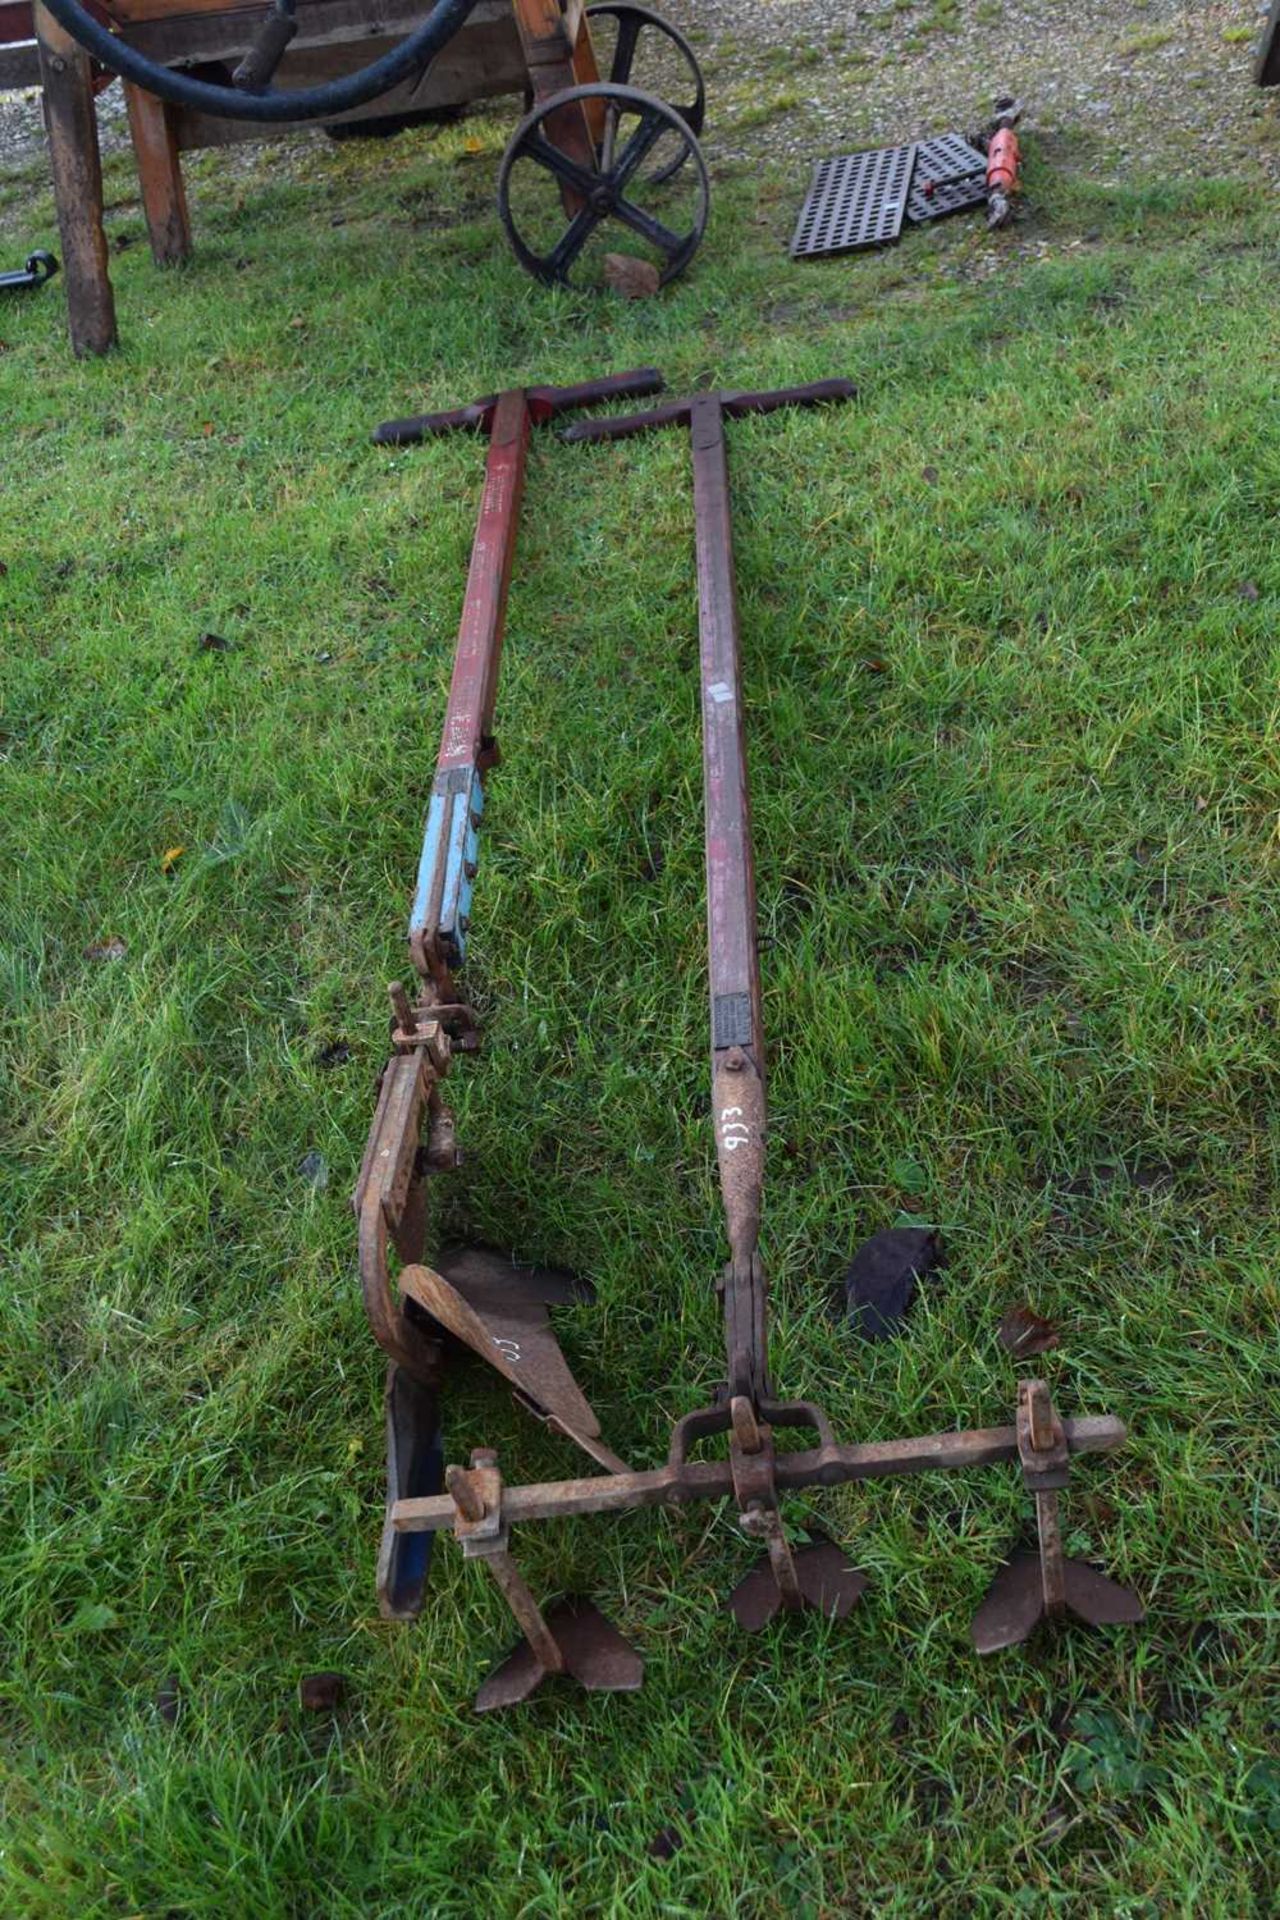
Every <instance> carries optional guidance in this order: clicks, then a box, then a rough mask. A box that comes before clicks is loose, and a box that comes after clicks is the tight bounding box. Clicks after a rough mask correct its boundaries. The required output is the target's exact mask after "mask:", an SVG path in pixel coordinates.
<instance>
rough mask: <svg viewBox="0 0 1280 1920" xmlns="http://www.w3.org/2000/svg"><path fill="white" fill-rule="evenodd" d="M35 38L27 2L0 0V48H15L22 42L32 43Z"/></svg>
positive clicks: (21, 0)
mask: <svg viewBox="0 0 1280 1920" xmlns="http://www.w3.org/2000/svg"><path fill="white" fill-rule="evenodd" d="M35 37H36V30H35V25H34V23H33V21H32V18H31V8H30V5H29V4H28V0H0V47H11V46H16V45H17V44H18V43H19V42H20V41H22V40H31V41H34V40H35Z"/></svg>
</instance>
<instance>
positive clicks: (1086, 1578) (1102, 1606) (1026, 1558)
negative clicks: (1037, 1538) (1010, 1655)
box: [971, 1548, 1146, 1653]
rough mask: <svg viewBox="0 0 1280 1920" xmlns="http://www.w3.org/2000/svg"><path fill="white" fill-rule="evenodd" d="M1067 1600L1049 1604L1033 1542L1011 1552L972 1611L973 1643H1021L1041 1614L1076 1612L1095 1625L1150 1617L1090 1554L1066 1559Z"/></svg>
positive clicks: (985, 1647) (992, 1648) (993, 1647)
mask: <svg viewBox="0 0 1280 1920" xmlns="http://www.w3.org/2000/svg"><path fill="white" fill-rule="evenodd" d="M1061 1565H1062V1574H1063V1600H1062V1605H1061V1607H1058V1608H1054V1607H1051V1606H1050V1605H1049V1603H1048V1601H1047V1600H1046V1596H1045V1580H1044V1568H1043V1566H1042V1564H1041V1560H1040V1555H1039V1554H1038V1553H1035V1552H1034V1551H1032V1550H1031V1549H1029V1548H1023V1549H1020V1550H1019V1551H1018V1552H1016V1553H1014V1554H1012V1555H1011V1556H1010V1558H1009V1559H1008V1560H1007V1561H1006V1562H1005V1564H1004V1566H1002V1567H1001V1569H1000V1571H999V1573H997V1575H996V1577H995V1579H994V1580H993V1581H992V1582H991V1585H990V1587H989V1588H988V1590H987V1597H986V1599H985V1600H984V1601H983V1603H982V1605H981V1606H980V1607H979V1608H978V1611H977V1613H976V1614H975V1615H974V1616H973V1626H972V1629H971V1632H972V1636H973V1644H974V1647H975V1648H976V1649H977V1651H978V1652H979V1653H999V1652H1001V1651H1002V1650H1003V1649H1004V1648H1005V1647H1017V1646H1021V1645H1022V1643H1023V1641H1024V1640H1029V1639H1030V1638H1031V1635H1032V1634H1033V1633H1034V1632H1035V1630H1036V1628H1037V1627H1038V1626H1039V1624H1040V1622H1041V1621H1042V1620H1050V1619H1060V1618H1061V1617H1062V1615H1063V1614H1064V1613H1072V1614H1074V1615H1075V1616H1076V1618H1077V1619H1079V1620H1083V1621H1085V1622H1086V1624H1087V1625H1089V1626H1091V1627H1120V1626H1126V1627H1129V1626H1136V1625H1137V1624H1138V1623H1139V1621H1141V1620H1143V1619H1144V1618H1145V1617H1146V1609H1145V1608H1144V1607H1143V1604H1142V1602H1141V1600H1139V1598H1138V1596H1137V1594H1136V1593H1134V1592H1133V1591H1132V1589H1131V1588H1129V1587H1125V1586H1122V1585H1121V1584H1120V1582H1119V1581H1118V1580H1111V1579H1108V1577H1107V1575H1106V1574H1105V1573H1099V1572H1098V1569H1097V1568H1096V1567H1091V1566H1090V1565H1089V1563H1088V1561H1087V1560H1064V1561H1063V1562H1062V1563H1061Z"/></svg>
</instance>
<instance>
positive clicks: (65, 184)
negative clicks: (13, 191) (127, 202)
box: [34, 0, 116, 354]
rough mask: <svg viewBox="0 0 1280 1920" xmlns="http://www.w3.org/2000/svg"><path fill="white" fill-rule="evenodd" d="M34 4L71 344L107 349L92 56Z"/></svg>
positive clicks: (110, 311)
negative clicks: (90, 68) (90, 66)
mask: <svg viewBox="0 0 1280 1920" xmlns="http://www.w3.org/2000/svg"><path fill="white" fill-rule="evenodd" d="M34 11H35V28H36V39H37V41H38V42H39V46H40V84H41V86H42V87H43V88H44V123H45V130H46V132H47V133H48V136H49V164H50V167H51V169H52V172H53V195H54V199H55V200H56V202H57V205H58V230H59V232H60V233H61V235H62V268H63V272H64V274H65V275H66V288H67V321H68V326H69V328H70V332H71V346H72V350H73V351H74V352H75V353H77V354H86V353H106V352H108V351H109V349H110V348H112V347H114V346H115V344H116V303H115V299H114V296H113V295H112V292H111V276H110V274H109V273H108V271H107V236H106V234H105V233H104V232H103V230H102V159H101V155H100V154H99V152H98V116H97V113H96V112H95V110H94V104H93V85H92V81H91V78H90V72H89V56H88V54H87V53H86V52H85V50H84V48H83V47H82V46H81V45H80V44H79V42H78V41H76V40H73V39H72V38H71V35H70V34H69V33H68V32H67V31H66V30H65V28H63V27H60V26H59V25H58V23H57V21H56V20H55V19H54V17H53V15H52V14H51V13H47V12H46V11H45V9H44V7H43V6H41V5H40V0H36V5H35V10H34Z"/></svg>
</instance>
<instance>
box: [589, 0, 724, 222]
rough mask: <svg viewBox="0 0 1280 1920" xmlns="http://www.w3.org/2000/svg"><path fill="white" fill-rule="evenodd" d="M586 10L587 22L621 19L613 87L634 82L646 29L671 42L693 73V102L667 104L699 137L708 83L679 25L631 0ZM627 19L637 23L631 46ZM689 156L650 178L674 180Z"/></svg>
mask: <svg viewBox="0 0 1280 1920" xmlns="http://www.w3.org/2000/svg"><path fill="white" fill-rule="evenodd" d="M585 11H586V17H587V19H588V21H590V20H595V19H614V20H617V21H618V22H619V33H618V39H617V40H616V42H615V43H614V51H613V60H612V62H611V63H610V68H609V73H608V75H607V76H606V77H607V79H608V83H609V85H610V86H614V87H629V86H630V85H631V66H632V62H633V60H634V57H635V51H636V45H637V42H638V41H639V38H640V36H641V35H642V34H643V33H644V32H645V31H646V29H650V28H651V29H652V30H653V31H654V32H655V33H656V34H658V35H659V36H660V37H661V38H662V39H664V40H669V41H670V42H671V44H672V46H674V48H675V50H676V52H677V53H678V54H679V55H680V57H681V59H682V60H683V61H684V63H685V65H686V66H687V67H688V69H689V72H690V74H691V75H692V78H693V84H694V97H693V104H692V105H691V106H689V107H687V108H686V107H682V106H679V105H677V103H676V102H675V101H674V100H668V101H667V105H668V106H669V107H671V108H672V109H673V110H674V111H675V112H676V113H678V114H679V116H680V118H681V119H682V120H683V121H684V123H685V125H686V126H687V127H688V129H689V131H690V133H692V134H693V135H694V136H695V137H697V136H698V135H699V134H700V133H701V132H702V129H703V125H704V124H705V121H706V116H707V88H706V82H705V81H704V79H703V77H702V68H701V67H700V66H699V65H698V57H697V55H696V54H695V53H694V51H693V48H692V47H691V46H690V45H689V42H688V41H687V40H686V39H685V37H684V35H683V34H682V33H681V32H680V30H679V29H678V28H677V27H673V26H672V25H671V22H670V21H669V20H664V19H663V17H662V15H661V14H660V13H654V12H653V11H652V10H651V9H650V8H649V7H639V6H635V5H633V4H632V0H597V4H596V5H594V6H590V7H587V8H586V10H585ZM624 19H627V20H631V21H634V23H635V29H634V34H633V36H632V41H631V45H630V47H629V48H627V47H625V45H624V37H623V33H622V26H621V23H622V21H623V20H624ZM623 61H625V65H626V71H625V73H620V72H619V71H618V68H619V66H620V65H621V64H622V63H623ZM646 91H647V89H646ZM659 97H664V96H659ZM687 158H688V154H687V153H682V154H680V155H679V157H678V158H677V159H675V160H673V161H672V162H671V164H670V166H667V167H663V168H661V169H659V171H658V172H657V173H653V174H650V175H649V176H648V178H649V179H650V181H651V182H652V184H653V185H654V186H661V185H663V183H664V182H665V181H667V180H670V179H671V177H672V175H673V174H675V173H676V172H678V170H679V169H680V168H681V167H682V166H683V165H684V163H685V161H686V159H687Z"/></svg>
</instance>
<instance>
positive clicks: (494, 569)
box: [436, 388, 529, 774]
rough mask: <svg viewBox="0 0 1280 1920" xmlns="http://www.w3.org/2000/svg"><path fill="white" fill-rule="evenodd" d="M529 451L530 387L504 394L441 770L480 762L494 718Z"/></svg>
mask: <svg viewBox="0 0 1280 1920" xmlns="http://www.w3.org/2000/svg"><path fill="white" fill-rule="evenodd" d="M528 451H529V407H528V403H527V401H526V399H525V395H524V393H523V391H522V390H521V389H519V388H514V389H512V391H511V392H509V393H502V394H499V396H498V400H497V405H496V406H495V408H494V411H493V424H492V426H491V428H490V431H489V453H488V457H487V459H486V460H485V469H484V493H483V495H482V496H481V500H480V516H479V519H478V521H477V523H476V534H475V539H474V541H473V542H472V546H471V567H470V571H469V572H468V574H467V591H466V596H465V598H464V600H463V603H462V620H461V623H460V625H459V627H458V644H457V648H456V650H455V653H454V656H453V679H452V682H451V683H450V687H449V704H448V707H447V708H446V710H445V720H444V733H443V736H442V739H441V742H440V757H439V759H438V760H437V762H436V772H437V773H438V774H440V773H448V772H450V771H451V770H452V769H453V768H454V767H470V766H472V765H474V763H475V762H476V761H477V760H478V759H479V757H480V753H481V750H482V746H483V743H484V741H485V740H486V739H487V738H488V735H489V731H490V728H491V726H492V723H493V703H494V699H495V696H496V694H497V686H498V669H499V667H500V665H501V662H502V635H503V628H504V625H505V622H506V616H507V595H508V592H509V590H510V587H511V566H512V562H513V560H514V559H515V551H516V528H517V523H518V521H519V517H520V501H521V498H522V497H523V494H524V471H525V462H526V458H527V455H528Z"/></svg>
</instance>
